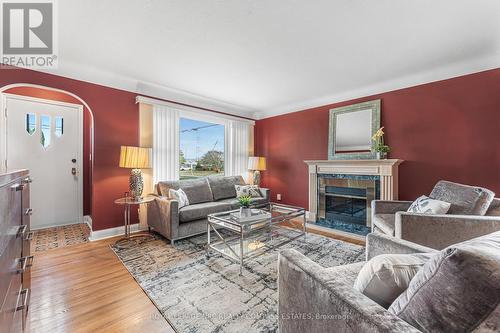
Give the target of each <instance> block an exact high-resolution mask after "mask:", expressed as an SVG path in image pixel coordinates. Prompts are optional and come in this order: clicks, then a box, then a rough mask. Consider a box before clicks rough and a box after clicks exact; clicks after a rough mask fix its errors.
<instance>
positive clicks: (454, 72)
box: [252, 53, 500, 120]
mask: <svg viewBox="0 0 500 333" xmlns="http://www.w3.org/2000/svg"><path fill="white" fill-rule="evenodd" d="M497 68H500V54H499V53H497V54H494V55H489V56H487V57H482V58H476V59H473V60H469V61H464V62H459V63H454V64H450V65H449V66H444V67H440V68H435V69H433V70H429V71H425V72H421V73H418V74H414V75H409V76H405V77H402V78H398V79H394V80H388V81H385V82H380V83H377V84H374V85H370V86H366V87H363V88H360V89H354V90H349V91H345V92H342V93H339V94H334V95H330V96H325V97H320V98H316V99H311V100H308V101H304V102H299V103H295V104H288V105H284V106H279V107H275V108H271V109H269V110H266V111H258V112H255V113H254V114H253V116H252V118H254V119H257V120H259V119H265V118H270V117H275V116H279V115H284V114H288V113H293V112H298V111H305V110H307V109H312V108H315V107H320V106H324V105H329V104H334V103H339V102H345V101H349V100H353V99H357V98H363V97H370V96H372V95H377V94H381V93H386V92H389V91H394V90H399V89H404V88H410V87H414V86H418V85H422V84H427V83H431V82H436V81H442V80H447V79H451V78H455V77H459V76H464V75H468V74H474V73H478V72H482V71H487V70H491V69H497Z"/></svg>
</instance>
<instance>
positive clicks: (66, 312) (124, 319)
mask: <svg viewBox="0 0 500 333" xmlns="http://www.w3.org/2000/svg"><path fill="white" fill-rule="evenodd" d="M297 223H298V222H295V221H291V222H290V224H292V225H293V226H295V227H299V226H298V225H297ZM310 232H314V233H318V234H322V235H324V236H328V237H331V234H325V233H322V232H320V231H315V230H310ZM335 238H338V237H335ZM115 240H116V238H111V239H106V240H101V241H96V242H90V243H85V244H79V245H74V246H70V247H63V248H58V249H52V250H47V251H43V252H37V253H35V260H34V262H33V267H32V282H31V283H32V290H33V293H32V295H31V305H30V309H29V311H28V330H27V332H44V333H45V332H51V333H56V332H127V333H128V332H131V333H133V332H148V333H149V332H151V333H153V332H162V333H164V332H165V333H167V332H174V330H173V329H172V327H170V325H169V324H168V322H167V321H166V320H165V319H164V318H163V316H162V315H161V314H160V312H159V311H158V309H156V307H155V306H154V305H153V303H152V302H151V301H150V299H149V298H148V297H147V296H146V294H145V293H144V292H143V291H142V289H141V287H140V286H139V285H138V284H137V283H136V282H135V280H134V279H133V278H132V276H131V275H130V274H129V273H128V271H127V270H126V269H125V267H124V266H123V265H122V263H121V262H120V261H119V260H118V258H117V257H116V256H115V254H114V253H113V251H111V249H110V248H109V244H111V243H113V242H114V241H115ZM341 240H344V241H350V242H353V243H357V244H359V243H360V242H359V241H356V240H353V239H345V238H343V239H341ZM360 245H364V243H363V244H360Z"/></svg>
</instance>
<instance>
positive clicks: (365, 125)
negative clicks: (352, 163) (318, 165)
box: [328, 99, 380, 160]
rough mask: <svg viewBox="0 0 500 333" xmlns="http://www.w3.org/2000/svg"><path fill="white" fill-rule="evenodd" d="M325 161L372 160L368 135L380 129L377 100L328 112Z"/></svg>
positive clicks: (370, 140)
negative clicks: (326, 157) (326, 154)
mask: <svg viewBox="0 0 500 333" xmlns="http://www.w3.org/2000/svg"><path fill="white" fill-rule="evenodd" d="M329 126H330V128H329V138H328V159H329V160H338V159H344V160H348V159H374V158H376V154H375V151H374V142H373V141H372V136H373V134H375V132H376V131H377V130H378V129H379V128H380V100H379V99H377V100H374V101H368V102H363V103H358V104H352V105H348V106H342V107H339V108H335V109H331V110H330V125H329Z"/></svg>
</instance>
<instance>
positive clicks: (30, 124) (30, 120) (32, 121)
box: [26, 113, 36, 135]
mask: <svg viewBox="0 0 500 333" xmlns="http://www.w3.org/2000/svg"><path fill="white" fill-rule="evenodd" d="M35 131H36V115H35V114H34V113H27V114H26V132H28V134H29V135H33V133H35Z"/></svg>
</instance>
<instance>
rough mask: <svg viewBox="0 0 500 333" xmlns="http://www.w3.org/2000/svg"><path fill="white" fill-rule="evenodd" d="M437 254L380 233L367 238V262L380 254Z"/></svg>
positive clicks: (420, 246)
mask: <svg viewBox="0 0 500 333" xmlns="http://www.w3.org/2000/svg"><path fill="white" fill-rule="evenodd" d="M427 252H436V250H434V249H431V248H429V247H425V246H422V245H419V244H415V243H412V242H409V241H406V240H404V239H398V238H395V237H392V236H388V235H385V234H380V233H371V234H368V235H367V236H366V260H367V261H368V260H370V259H371V258H373V257H375V256H378V255H380V254H410V253H427Z"/></svg>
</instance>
